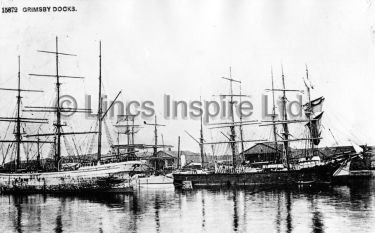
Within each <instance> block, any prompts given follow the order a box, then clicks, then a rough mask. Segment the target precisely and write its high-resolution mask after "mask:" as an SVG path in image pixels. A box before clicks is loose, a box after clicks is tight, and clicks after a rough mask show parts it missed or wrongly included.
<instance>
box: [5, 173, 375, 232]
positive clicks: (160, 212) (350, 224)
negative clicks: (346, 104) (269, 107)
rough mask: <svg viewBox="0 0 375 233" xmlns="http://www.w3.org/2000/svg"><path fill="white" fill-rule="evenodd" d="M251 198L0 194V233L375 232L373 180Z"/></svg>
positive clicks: (148, 191)
mask: <svg viewBox="0 0 375 233" xmlns="http://www.w3.org/2000/svg"><path fill="white" fill-rule="evenodd" d="M251 191H252V190H251ZM251 191H248V190H245V189H240V190H193V191H186V192H182V191H175V190H174V188H173V186H165V187H164V188H155V187H148V188H141V189H140V190H138V191H137V192H136V193H135V194H134V195H123V194H115V195H113V194H111V195H109V194H107V195H95V196H61V195H59V196H54V195H27V196H17V195H0V207H1V209H0V232H215V233H216V232H375V202H374V199H375V181H374V180H371V181H367V182H358V183H356V185H351V186H337V187H332V188H327V189H325V190H324V191H323V190H311V189H307V190H306V189H303V190H302V189H294V190H273V191H261V192H258V193H252V192H251Z"/></svg>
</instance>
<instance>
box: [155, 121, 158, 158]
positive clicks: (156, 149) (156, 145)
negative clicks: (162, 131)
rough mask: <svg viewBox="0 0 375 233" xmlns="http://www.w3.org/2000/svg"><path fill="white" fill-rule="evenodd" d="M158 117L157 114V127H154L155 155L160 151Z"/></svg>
mask: <svg viewBox="0 0 375 233" xmlns="http://www.w3.org/2000/svg"><path fill="white" fill-rule="evenodd" d="M157 124H158V123H157V119H156V115H155V128H154V137H155V144H154V156H156V154H157V153H158V127H157Z"/></svg>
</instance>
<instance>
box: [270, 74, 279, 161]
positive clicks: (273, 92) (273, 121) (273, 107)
mask: <svg viewBox="0 0 375 233" xmlns="http://www.w3.org/2000/svg"><path fill="white" fill-rule="evenodd" d="M271 81H272V123H273V125H272V126H273V139H274V142H275V150H276V153H278V149H279V148H278V145H277V129H276V124H275V121H276V105H275V91H274V89H275V87H274V83H273V70H272V68H271ZM277 160H280V158H277Z"/></svg>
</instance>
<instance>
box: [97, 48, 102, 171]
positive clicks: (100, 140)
mask: <svg viewBox="0 0 375 233" xmlns="http://www.w3.org/2000/svg"><path fill="white" fill-rule="evenodd" d="M102 113H103V110H102V42H101V41H99V96H98V124H99V131H98V154H97V160H98V163H99V164H100V159H101V155H102V121H103V118H102Z"/></svg>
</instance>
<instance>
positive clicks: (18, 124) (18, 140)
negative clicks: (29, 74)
mask: <svg viewBox="0 0 375 233" xmlns="http://www.w3.org/2000/svg"><path fill="white" fill-rule="evenodd" d="M21 98H22V97H21V59H20V56H18V86H17V118H16V133H15V136H16V143H17V166H16V169H18V168H20V165H21V164H20V163H21V118H20V111H21Z"/></svg>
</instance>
